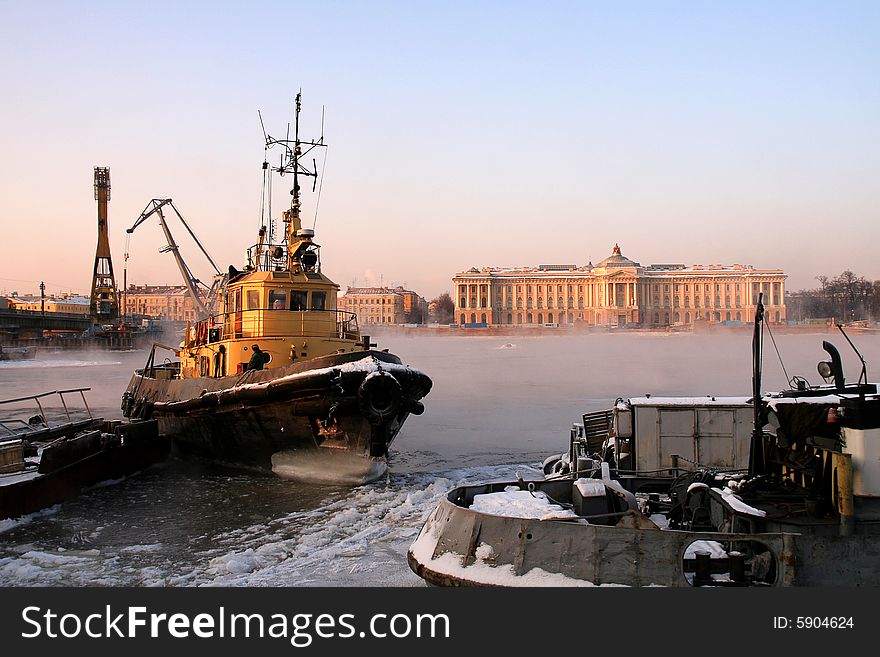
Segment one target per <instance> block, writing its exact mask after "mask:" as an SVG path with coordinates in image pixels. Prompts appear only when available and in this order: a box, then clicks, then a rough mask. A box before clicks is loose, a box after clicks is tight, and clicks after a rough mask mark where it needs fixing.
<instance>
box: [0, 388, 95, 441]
mask: <svg viewBox="0 0 880 657" xmlns="http://www.w3.org/2000/svg"><path fill="white" fill-rule="evenodd" d="M87 390H91V388H70V389H68V390H51V391H49V392H41V393H39V394H36V395H26V396H24V397H16V398H14V399H3V400H0V407H2V406H4V405H7V404H8V405H12V404H23V403H26V402H33V403H34V404H35V405H36V410H37V411H38V413H37V415H35V416H33V417H31V418H29V419H28V420H23V419H21V418H3V419H2V420H0V428H2V429H3V430H5V431H6V433H8V434H10V435H12V436H19V435H22V430H21V429H22V428H23V429H25V430H26V431H32V430H34V428H35V427H36V426H41V427H42V428H44V429H49V428H50V426H49V419H48V416H47V413H46V406H44V403H45V402H46V400H47V399H48V398H50V397H53V396H57V398H58V400H59V401H60V402H61V406H62V408H63V409H64V413H63V415H64V417H66V418H67V422H75V421H77V420H79V419H82V418H77V417H76V415H77V413H80V414H82V413H85V415H87V416H88V419H89V420H93V419H94V417H93V416H92V409H91V408H89V403H88V402H87V401H86V395H85V393H86V391H87ZM76 393H79V396H80V398H81V399H82V403H83V408H81V409H78V408H71V407H70V406H68V399H66V398H65V395H75V394H76ZM28 408H31V409H32V407H28ZM3 410H5V409H3ZM22 410H23V409H22V408H21V407H19V408H16V409H14V410H13V412H15V411H18V412H21V411H22ZM32 410H33V409H32ZM18 425H22V426H21V427H19V430H15V429H13V428H11V427H12V426H18Z"/></svg>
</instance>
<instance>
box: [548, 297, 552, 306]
mask: <svg viewBox="0 0 880 657" xmlns="http://www.w3.org/2000/svg"><path fill="white" fill-rule="evenodd" d="M547 307H548V308H552V307H553V297H547Z"/></svg>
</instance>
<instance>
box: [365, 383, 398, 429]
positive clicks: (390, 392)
mask: <svg viewBox="0 0 880 657" xmlns="http://www.w3.org/2000/svg"><path fill="white" fill-rule="evenodd" d="M357 397H358V407H359V408H360V411H361V413H363V415H364V417H366V418H367V420H369V421H370V423H371V424H381V423H383V422H386V421H387V420H390V419H391V418H392V417H394V415H395V414H396V413H397V411H398V409H399V408H400V402H401V397H402V390H401V387H400V383H399V382H398V381H397V379H395V378H394V377H393V376H391V375H390V374H388V373H387V372H381V371H380V372H373V373H372V374H370V375H369V376H367V377H366V378H365V379H364V380H363V381H362V382H361V385H360V387H359V388H358V392H357Z"/></svg>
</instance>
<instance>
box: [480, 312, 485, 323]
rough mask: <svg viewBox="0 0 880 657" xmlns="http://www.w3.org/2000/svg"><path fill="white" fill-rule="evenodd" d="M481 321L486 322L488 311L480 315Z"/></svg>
mask: <svg viewBox="0 0 880 657" xmlns="http://www.w3.org/2000/svg"><path fill="white" fill-rule="evenodd" d="M480 322H482V323H483V324H485V323H486V313H483V314H482V315H481V316H480Z"/></svg>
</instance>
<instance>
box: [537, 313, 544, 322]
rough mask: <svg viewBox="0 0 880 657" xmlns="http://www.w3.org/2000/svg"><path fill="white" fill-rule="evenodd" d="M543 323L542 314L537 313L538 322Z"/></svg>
mask: <svg viewBox="0 0 880 657" xmlns="http://www.w3.org/2000/svg"><path fill="white" fill-rule="evenodd" d="M543 323H544V314H543V313H538V324H543Z"/></svg>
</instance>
